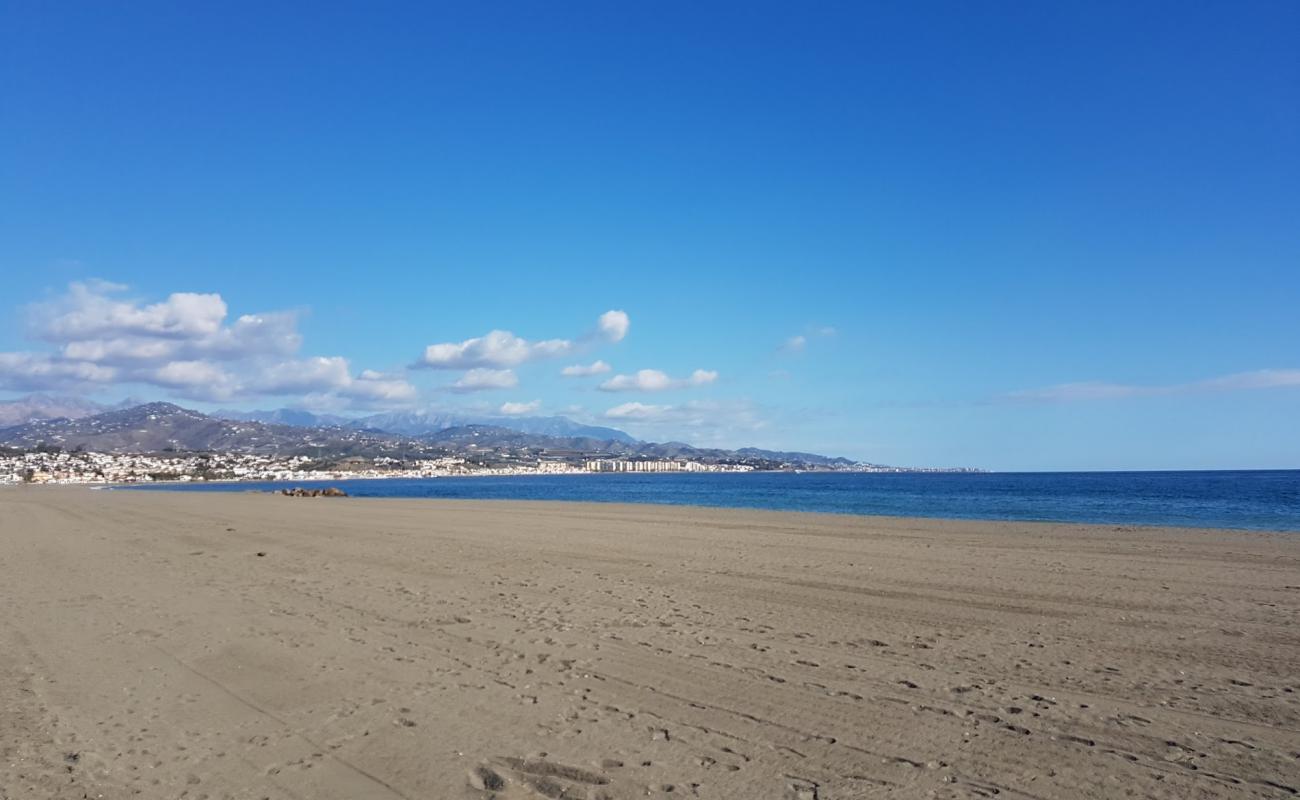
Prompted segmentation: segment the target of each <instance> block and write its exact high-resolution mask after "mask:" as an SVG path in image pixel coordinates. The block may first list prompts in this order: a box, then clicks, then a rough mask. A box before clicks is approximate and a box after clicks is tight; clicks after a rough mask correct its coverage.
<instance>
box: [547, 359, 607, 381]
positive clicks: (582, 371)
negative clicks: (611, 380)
mask: <svg viewBox="0 0 1300 800" xmlns="http://www.w3.org/2000/svg"><path fill="white" fill-rule="evenodd" d="M611 369H613V367H611V366H610V365H609V364H607V363H605V362H604V361H593V362H592V363H590V364H574V365H572V366H569V367H565V368H564V369H562V370H560V374H561V375H563V376H564V377H566V378H585V377H587V376H589V375H604V374H605V373H606V372H609V371H610V370H611Z"/></svg>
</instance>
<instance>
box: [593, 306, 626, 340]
mask: <svg viewBox="0 0 1300 800" xmlns="http://www.w3.org/2000/svg"><path fill="white" fill-rule="evenodd" d="M631 324H632V323H631V321H630V320H629V319H628V316H627V312H626V311H618V310H611V311H606V312H605V313H604V314H601V315H600V319H599V320H598V321H597V323H596V330H597V331H599V333H600V336H601V338H603V339H605V341H608V342H621V341H623V337H625V336H627V329H628V327H630V326H631Z"/></svg>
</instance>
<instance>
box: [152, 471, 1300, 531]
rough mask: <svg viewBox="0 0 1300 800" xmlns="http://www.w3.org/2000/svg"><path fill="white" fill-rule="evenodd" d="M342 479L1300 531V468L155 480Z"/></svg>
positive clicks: (526, 496) (237, 484)
mask: <svg viewBox="0 0 1300 800" xmlns="http://www.w3.org/2000/svg"><path fill="white" fill-rule="evenodd" d="M294 486H302V487H324V486H337V487H339V488H342V489H343V490H345V491H346V492H347V493H348V494H349V495H350V496H353V497H369V498H416V499H419V498H423V499H459V500H550V501H569V502H597V503H643V504H657V505H688V506H703V507H715V508H752V509H761V510H773V511H804V512H820V513H832V514H851V515H860V516H896V517H933V518H940V519H971V520H998V521H1008V522H1065V523H1086V524H1104V525H1153V526H1162V527H1170V526H1176V527H1195V528H1224V529H1240V530H1265V531H1287V532H1300V470H1203V471H1152V472H979V473H909V472H902V473H871V472H805V473H789V472H755V473H703V474H689V473H685V474H684V473H663V474H654V473H649V474H646V473H623V474H603V475H584V474H577V475H528V476H468V477H438V478H369V479H348V480H305V481H228V482H212V483H166V484H162V483H159V484H144V485H139V486H132V487H128V488H131V489H149V490H162V491H209V492H211V491H216V492H242V491H275V490H279V489H282V488H289V487H294Z"/></svg>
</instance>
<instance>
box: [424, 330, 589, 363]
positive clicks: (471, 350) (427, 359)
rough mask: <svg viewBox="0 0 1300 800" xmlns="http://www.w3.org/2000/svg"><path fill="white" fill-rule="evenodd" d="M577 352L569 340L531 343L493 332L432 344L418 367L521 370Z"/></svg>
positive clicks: (548, 340)
mask: <svg viewBox="0 0 1300 800" xmlns="http://www.w3.org/2000/svg"><path fill="white" fill-rule="evenodd" d="M571 349H573V343H572V342H570V341H569V340H567V339H547V340H545V341H542V342H530V341H528V340H527V339H521V338H519V337H518V336H515V335H514V334H513V333H511V332H510V331H491V332H490V333H488V334H487V335H485V336H476V337H474V338H473V339H466V340H465V341H463V342H460V343H446V344H431V345H429V346H428V347H426V348H425V349H424V355H423V356H422V357H421V358H420V360H419V362H417V363H416V365H415V366H417V367H430V368H432V369H473V368H504V367H517V366H519V365H520V364H523V363H524V362H526V361H533V360H536V359H540V358H553V357H555V356H561V355H564V354H565V353H567V352H569V351H570V350H571Z"/></svg>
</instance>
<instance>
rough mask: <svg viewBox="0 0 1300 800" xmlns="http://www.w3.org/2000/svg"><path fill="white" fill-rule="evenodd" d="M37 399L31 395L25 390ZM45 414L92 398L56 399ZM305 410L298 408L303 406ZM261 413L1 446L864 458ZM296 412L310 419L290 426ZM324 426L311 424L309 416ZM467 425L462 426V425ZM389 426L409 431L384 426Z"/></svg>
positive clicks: (196, 416)
mask: <svg viewBox="0 0 1300 800" xmlns="http://www.w3.org/2000/svg"><path fill="white" fill-rule="evenodd" d="M25 400H30V398H25ZM31 405H33V406H40V409H42V410H41V411H40V412H39V413H40V414H41V415H44V414H47V413H52V412H53V411H55V410H59V409H61V408H62V409H64V410H70V411H72V412H74V413H80V412H82V411H83V410H85V407H84V406H75V405H71V404H69V405H66V406H59V405H58V404H57V403H53V402H46V403H44V404H42V403H32V404H31ZM295 413H296V412H295ZM265 415H266V417H267V418H268V419H272V420H277V421H273V422H264V421H261V420H256V419H239V420H234V419H227V418H223V417H221V416H217V415H208V414H203V413H201V412H198V411H194V410H191V409H187V408H181V407H180V406H177V405H173V404H171V403H146V404H143V405H138V406H132V407H130V408H120V409H111V410H106V411H100V412H99V413H92V414H84V415H81V416H78V417H76V418H68V417H60V418H48V417H45V416H41V417H40V418H38V419H34V420H30V421H27V422H24V423H22V424H18V425H12V426H8V427H4V428H0V445H5V446H8V447H15V448H25V449H31V448H37V447H59V448H63V449H65V450H74V449H81V450H89V451H94V452H108V453H158V452H166V451H188V452H240V453H261V454H267V455H277V456H289V455H312V456H316V457H319V458H339V457H344V456H364V457H374V456H380V455H387V456H393V457H419V456H428V455H443V454H448V453H466V452H483V451H493V450H506V451H513V452H521V451H531V452H536V453H551V454H565V455H570V456H572V455H575V454H581V455H609V456H632V457H641V458H657V459H668V458H687V459H693V460H699V461H739V462H747V463H758V464H762V465H766V466H776V465H785V466H793V467H799V466H803V467H841V468H842V467H849V466H852V465H853V464H854V462H852V461H850V460H848V459H844V458H830V457H827V456H820V455H816V454H812V453H777V452H773V451H768V450H760V449H757V448H745V449H744V450H739V451H733V450H722V449H711V448H697V447H693V446H691V445H688V444H685V443H682V442H661V443H656V442H642V441H639V440H637V439H634V438H633V437H631V436H629V435H628V434H626V433H624V432H623V431H619V430H615V429H613V428H601V427H598V426H588V425H581V424H579V423H575V422H573V421H572V420H569V419H566V418H564V417H532V418H522V419H510V420H509V422H510V423H511V424H512V425H522V426H527V427H530V428H532V431H544V432H532V431H530V430H520V429H519V428H517V427H506V425H505V424H481V423H478V422H474V421H469V420H467V419H461V418H453V417H450V416H440V417H434V416H433V415H405V414H403V415H376V416H373V417H367V418H364V419H362V420H347V421H346V423H345V424H337V423H336V422H335V421H333V420H331V419H329V418H327V417H318V416H316V415H311V416H309V417H303V416H293V415H289V416H286V415H283V414H279V413H278V412H266V414H265ZM287 420H293V421H294V422H297V423H300V424H287V422H286V421H287ZM312 422H315V423H324V424H315V425H312V424H302V423H312ZM455 423H461V424H455ZM379 424H383V425H390V426H392V427H396V428H401V429H403V430H404V431H406V432H402V431H393V430H382V429H380V428H378V427H377V426H378V425H379Z"/></svg>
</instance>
